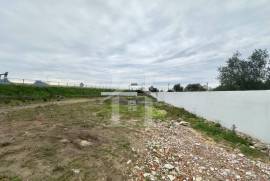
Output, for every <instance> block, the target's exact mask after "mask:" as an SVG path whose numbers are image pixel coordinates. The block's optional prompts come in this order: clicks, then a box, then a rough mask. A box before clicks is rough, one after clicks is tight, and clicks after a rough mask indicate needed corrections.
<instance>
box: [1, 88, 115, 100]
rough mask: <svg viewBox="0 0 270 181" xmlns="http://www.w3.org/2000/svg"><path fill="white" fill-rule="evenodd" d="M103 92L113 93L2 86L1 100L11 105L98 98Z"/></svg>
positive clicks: (97, 90)
mask: <svg viewBox="0 0 270 181" xmlns="http://www.w3.org/2000/svg"><path fill="white" fill-rule="evenodd" d="M102 91H112V90H108V89H98V88H79V87H55V86H48V87H36V86H31V85H16V84H10V85H1V84H0V98H1V99H0V100H1V102H2V103H9V102H10V101H12V100H19V101H27V100H31V101H33V100H44V101H47V100H48V99H56V98H59V97H97V96H100V92H102Z"/></svg>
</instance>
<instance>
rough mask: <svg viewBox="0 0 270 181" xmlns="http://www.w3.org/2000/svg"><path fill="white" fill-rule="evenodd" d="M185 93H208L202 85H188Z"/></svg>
mask: <svg viewBox="0 0 270 181" xmlns="http://www.w3.org/2000/svg"><path fill="white" fill-rule="evenodd" d="M185 91H206V89H205V88H204V87H203V86H202V85H201V84H188V85H187V86H186V88H185Z"/></svg>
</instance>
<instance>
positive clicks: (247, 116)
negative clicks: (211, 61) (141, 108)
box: [151, 91, 270, 143]
mask: <svg viewBox="0 0 270 181" xmlns="http://www.w3.org/2000/svg"><path fill="white" fill-rule="evenodd" d="M151 94H152V96H154V97H156V98H157V99H158V100H160V101H164V102H166V103H169V104H172V105H174V106H177V107H183V108H185V109H186V110H188V111H190V112H193V113H195V114H197V115H199V116H202V117H204V118H206V119H208V120H212V121H218V122H219V123H221V124H222V125H223V126H225V127H227V128H231V127H232V125H236V127H237V130H238V131H241V132H243V133H246V134H249V135H251V136H254V137H256V138H259V139H261V140H262V141H265V142H267V143H270V134H269V132H270V91H212V92H211V91H210V92H158V93H151Z"/></svg>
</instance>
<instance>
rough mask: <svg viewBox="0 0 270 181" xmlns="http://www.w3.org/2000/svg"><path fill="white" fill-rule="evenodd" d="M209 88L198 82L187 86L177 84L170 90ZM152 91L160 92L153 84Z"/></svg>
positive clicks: (201, 89)
mask: <svg viewBox="0 0 270 181" xmlns="http://www.w3.org/2000/svg"><path fill="white" fill-rule="evenodd" d="M206 90H207V88H206V87H205V86H202V85H201V84H199V83H196V84H188V85H187V86H186V87H183V86H181V84H175V85H174V86H173V88H172V89H168V92H183V91H206ZM149 91H150V92H159V90H158V89H157V88H156V87H154V86H151V87H149Z"/></svg>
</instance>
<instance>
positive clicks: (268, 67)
mask: <svg viewBox="0 0 270 181" xmlns="http://www.w3.org/2000/svg"><path fill="white" fill-rule="evenodd" d="M218 72H219V75H218V80H219V82H220V85H219V86H218V87H216V88H214V89H213V90H215V91H228V90H266V89H270V59H269V53H268V51H267V50H266V49H264V50H262V49H255V50H254V51H253V52H252V54H251V55H250V56H249V57H248V58H246V59H244V58H242V57H241V53H240V52H238V51H237V52H236V53H234V54H233V55H232V57H230V58H229V59H228V60H227V61H226V64H225V65H224V66H221V67H219V68H218ZM207 89H208V88H207V87H205V86H202V85H201V84H199V83H197V84H188V85H187V86H186V87H185V88H184V87H182V86H181V85H180V84H175V85H174V86H173V89H170V90H168V91H169V92H183V91H206V90H207ZM149 91H151V92H158V91H159V90H158V89H157V88H155V87H153V86H151V87H149Z"/></svg>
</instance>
